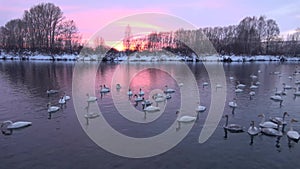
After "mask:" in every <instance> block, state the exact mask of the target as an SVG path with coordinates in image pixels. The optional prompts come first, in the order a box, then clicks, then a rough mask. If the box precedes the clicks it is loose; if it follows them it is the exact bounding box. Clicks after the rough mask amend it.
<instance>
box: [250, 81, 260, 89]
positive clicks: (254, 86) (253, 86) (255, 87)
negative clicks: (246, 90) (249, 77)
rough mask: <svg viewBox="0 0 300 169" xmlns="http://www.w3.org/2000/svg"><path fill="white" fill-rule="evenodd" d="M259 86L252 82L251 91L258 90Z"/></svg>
mask: <svg viewBox="0 0 300 169" xmlns="http://www.w3.org/2000/svg"><path fill="white" fill-rule="evenodd" d="M257 88H258V86H256V85H254V84H253V82H251V86H250V89H257Z"/></svg>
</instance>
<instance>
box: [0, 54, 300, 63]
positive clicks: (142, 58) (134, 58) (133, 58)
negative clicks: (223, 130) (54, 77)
mask: <svg viewBox="0 0 300 169" xmlns="http://www.w3.org/2000/svg"><path fill="white" fill-rule="evenodd" d="M102 58H103V57H101V56H99V55H86V56H81V55H67V54H66V55H53V56H49V55H41V54H37V55H32V56H16V55H12V54H5V53H2V54H1V55H0V59H2V60H56V61H59V60H64V61H76V60H77V61H100V60H102ZM106 59H107V60H114V61H117V62H121V61H130V62H158V61H201V62H253V61H290V62H292V61H293V62H299V61H300V58H297V57H286V56H266V55H258V56H218V55H212V56H203V57H199V58H196V56H193V57H188V56H179V55H167V54H158V55H155V53H154V54H151V53H148V54H145V55H143V54H138V53H134V54H132V55H130V56H126V55H121V56H119V57H115V58H114V59H112V58H106Z"/></svg>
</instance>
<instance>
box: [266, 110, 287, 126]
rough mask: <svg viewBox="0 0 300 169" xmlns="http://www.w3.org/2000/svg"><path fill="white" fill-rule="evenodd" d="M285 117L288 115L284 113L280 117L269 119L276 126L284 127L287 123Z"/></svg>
mask: <svg viewBox="0 0 300 169" xmlns="http://www.w3.org/2000/svg"><path fill="white" fill-rule="evenodd" d="M285 116H289V114H288V113H287V112H284V113H283V116H282V117H270V121H271V122H273V123H276V124H278V123H281V124H283V125H286V124H287V122H286V121H285Z"/></svg>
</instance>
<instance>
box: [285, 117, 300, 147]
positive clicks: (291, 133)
mask: <svg viewBox="0 0 300 169" xmlns="http://www.w3.org/2000/svg"><path fill="white" fill-rule="evenodd" d="M293 122H298V121H297V120H295V119H291V124H290V125H291V127H290V130H289V131H288V132H287V133H286V135H287V137H288V139H289V140H293V141H295V142H298V141H299V139H300V135H299V133H298V132H297V131H294V129H293V126H292V124H293Z"/></svg>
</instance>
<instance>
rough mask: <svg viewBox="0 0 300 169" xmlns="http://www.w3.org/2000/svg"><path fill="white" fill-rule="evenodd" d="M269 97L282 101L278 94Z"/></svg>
mask: <svg viewBox="0 0 300 169" xmlns="http://www.w3.org/2000/svg"><path fill="white" fill-rule="evenodd" d="M270 99H272V100H274V101H283V98H282V97H281V96H279V95H274V96H271V97H270Z"/></svg>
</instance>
